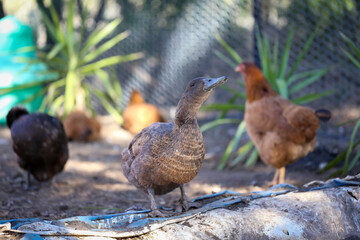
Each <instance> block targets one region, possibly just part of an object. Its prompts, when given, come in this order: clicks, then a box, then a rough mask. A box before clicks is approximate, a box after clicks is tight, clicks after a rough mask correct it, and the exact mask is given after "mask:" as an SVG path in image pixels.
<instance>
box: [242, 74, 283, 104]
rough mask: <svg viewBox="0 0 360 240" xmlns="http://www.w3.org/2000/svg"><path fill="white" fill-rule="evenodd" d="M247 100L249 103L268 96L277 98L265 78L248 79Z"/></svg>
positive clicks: (250, 77)
mask: <svg viewBox="0 0 360 240" xmlns="http://www.w3.org/2000/svg"><path fill="white" fill-rule="evenodd" d="M245 81H246V99H247V101H248V102H249V103H251V102H254V101H256V100H259V99H261V98H263V97H266V96H277V95H278V94H277V93H276V92H275V91H274V90H273V89H272V88H271V86H270V84H269V83H268V81H267V80H266V79H265V77H264V76H261V77H257V78H253V77H252V76H247V77H246V80H245Z"/></svg>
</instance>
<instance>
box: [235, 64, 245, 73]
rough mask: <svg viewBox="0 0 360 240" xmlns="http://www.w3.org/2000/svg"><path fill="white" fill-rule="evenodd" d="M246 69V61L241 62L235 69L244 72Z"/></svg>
mask: <svg viewBox="0 0 360 240" xmlns="http://www.w3.org/2000/svg"><path fill="white" fill-rule="evenodd" d="M244 69H245V64H244V63H240V64H239V65H238V66H237V67H236V68H235V69H234V70H235V72H241V73H242V72H244Z"/></svg>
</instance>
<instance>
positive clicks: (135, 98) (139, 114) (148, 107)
mask: <svg viewBox="0 0 360 240" xmlns="http://www.w3.org/2000/svg"><path fill="white" fill-rule="evenodd" d="M123 119H124V123H123V127H124V128H125V129H126V130H127V131H129V132H131V133H132V134H137V133H138V132H140V131H141V130H143V129H144V128H146V127H147V126H149V125H150V124H152V123H154V122H164V118H163V117H162V115H161V113H160V111H159V109H158V108H157V107H156V106H154V105H152V104H149V103H146V102H145V100H144V98H143V97H142V96H141V94H140V92H139V91H137V90H134V91H133V92H132V94H131V97H130V102H129V105H128V106H127V107H126V108H125V110H124V112H123Z"/></svg>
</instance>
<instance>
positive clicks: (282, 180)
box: [279, 167, 285, 184]
mask: <svg viewBox="0 0 360 240" xmlns="http://www.w3.org/2000/svg"><path fill="white" fill-rule="evenodd" d="M279 173H280V174H279V175H280V176H279V183H280V184H281V183H285V167H282V168H280V169H279Z"/></svg>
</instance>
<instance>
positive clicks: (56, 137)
mask: <svg viewBox="0 0 360 240" xmlns="http://www.w3.org/2000/svg"><path fill="white" fill-rule="evenodd" d="M6 123H7V125H8V127H9V128H10V130H11V138H12V142H13V149H14V152H15V153H16V157H17V161H18V163H19V165H20V167H21V168H23V169H24V170H26V171H27V172H28V187H30V174H32V175H33V176H34V177H35V179H36V180H38V181H46V180H49V179H52V178H53V177H54V175H55V174H57V173H59V172H61V171H62V170H63V169H64V166H65V163H66V161H67V160H68V158H69V151H68V145H67V138H66V135H65V131H64V127H63V125H62V123H61V122H60V121H59V120H58V119H57V118H54V117H51V116H49V115H47V114H44V113H33V114H29V112H28V111H27V110H26V109H25V108H23V107H13V108H12V109H11V110H10V111H9V113H8V114H7V116H6Z"/></svg>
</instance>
